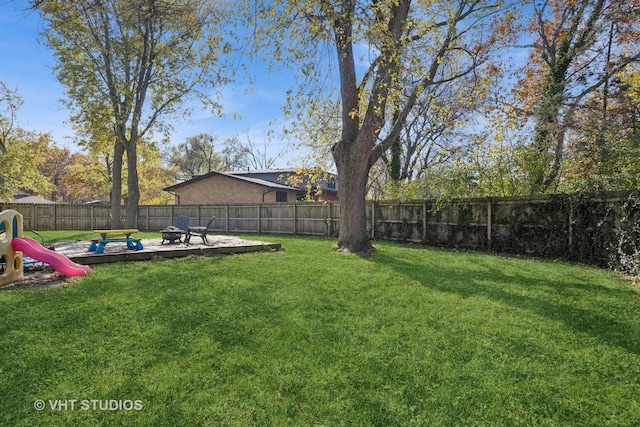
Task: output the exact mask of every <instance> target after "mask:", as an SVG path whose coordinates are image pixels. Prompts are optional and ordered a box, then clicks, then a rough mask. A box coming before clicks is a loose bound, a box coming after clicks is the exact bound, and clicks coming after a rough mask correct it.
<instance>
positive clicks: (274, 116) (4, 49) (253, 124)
mask: <svg viewBox="0 0 640 427" xmlns="http://www.w3.org/2000/svg"><path fill="white" fill-rule="evenodd" d="M28 4H29V2H28V1H27V0H0V57H1V58H2V62H1V64H2V65H1V66H0V80H2V81H4V82H5V83H6V84H7V85H8V86H9V87H10V88H12V89H17V91H18V94H19V95H20V96H21V97H22V99H23V101H24V104H23V106H22V108H21V109H20V110H19V111H18V122H19V125H20V126H21V127H23V128H25V129H28V130H33V131H36V132H42V133H51V134H52V135H53V138H54V141H55V143H56V145H57V146H59V147H68V148H69V149H71V150H72V151H80V149H79V148H78V147H77V146H76V145H75V144H74V142H73V139H72V135H73V131H72V129H71V126H70V125H69V123H68V120H69V112H68V110H67V109H66V108H64V106H63V105H62V104H61V103H60V100H61V99H62V98H63V97H64V87H63V86H62V85H61V84H60V83H59V82H58V81H57V80H56V79H55V77H54V75H53V74H52V72H51V67H52V65H53V64H54V58H53V55H52V52H51V51H50V50H49V49H48V48H47V47H45V46H44V44H42V43H40V42H39V37H40V30H41V20H40V17H39V16H38V14H37V13H35V12H32V11H29V10H27V7H28ZM251 72H252V73H253V75H252V78H253V79H254V81H255V84H254V86H253V87H252V90H251V92H250V93H247V89H249V85H248V84H246V83H242V82H241V80H242V78H239V79H238V80H239V83H236V84H234V85H231V86H227V87H224V88H222V90H221V92H222V101H221V102H222V104H223V106H224V113H225V117H223V118H218V117H213V116H211V115H210V114H209V113H208V112H206V111H201V110H199V108H198V106H196V107H195V108H194V113H193V115H192V116H191V118H190V119H187V120H185V122H184V123H174V127H175V131H174V132H173V133H172V135H171V143H172V144H178V143H181V142H184V140H185V139H186V138H187V137H189V136H194V135H197V134H199V133H210V134H214V135H217V136H219V137H220V138H228V137H232V136H236V135H237V136H240V137H241V138H244V136H243V135H244V134H246V131H248V132H249V134H250V136H251V139H252V141H253V142H254V143H257V145H258V146H259V147H263V146H264V144H267V145H266V147H267V150H268V152H269V155H270V156H275V155H276V154H277V153H279V152H281V151H282V150H283V149H285V148H286V146H287V145H288V142H287V141H282V140H280V139H279V138H278V137H277V135H278V134H279V133H280V131H281V129H282V127H283V125H284V124H285V122H284V118H283V116H282V113H281V110H280V108H281V107H282V104H283V102H284V100H285V94H286V90H287V89H288V86H287V85H288V83H289V82H291V76H287V75H281V74H276V73H273V74H267V73H265V72H264V67H262V66H261V65H260V64H257V65H256V69H255V70H253V71H251ZM237 77H241V76H237ZM235 116H239V117H240V118H234V117H235ZM269 131H271V132H273V133H274V134H275V135H276V136H275V137H274V138H273V140H271V141H269V142H266V141H267V134H268V132H269ZM295 156H296V154H295V153H288V154H286V155H284V156H282V157H281V158H279V159H278V160H277V162H276V164H275V166H276V167H287V166H296V164H292V163H291V162H294V161H295V160H293V159H294V158H295Z"/></svg>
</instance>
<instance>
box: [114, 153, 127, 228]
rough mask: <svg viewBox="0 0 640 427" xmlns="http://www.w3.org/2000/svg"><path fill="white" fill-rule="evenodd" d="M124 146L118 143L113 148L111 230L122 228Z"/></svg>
mask: <svg viewBox="0 0 640 427" xmlns="http://www.w3.org/2000/svg"><path fill="white" fill-rule="evenodd" d="M123 156H124V145H122V144H121V143H120V142H119V141H116V142H115V144H114V146H113V177H112V182H111V228H112V229H115V230H117V229H120V228H122V221H121V219H120V218H121V216H122V212H121V206H122V159H123Z"/></svg>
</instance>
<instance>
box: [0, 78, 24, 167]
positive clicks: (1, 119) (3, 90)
mask: <svg viewBox="0 0 640 427" xmlns="http://www.w3.org/2000/svg"><path fill="white" fill-rule="evenodd" d="M21 105H22V98H21V97H20V96H19V95H18V93H17V91H15V90H12V89H10V88H9V86H7V84H6V83H5V82H3V81H1V80H0V155H1V154H7V140H8V139H9V136H10V135H11V133H12V132H13V131H14V130H15V124H16V114H17V112H18V109H19V108H20V106H21Z"/></svg>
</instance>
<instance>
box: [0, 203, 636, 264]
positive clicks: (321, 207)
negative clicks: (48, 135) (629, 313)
mask: <svg viewBox="0 0 640 427" xmlns="http://www.w3.org/2000/svg"><path fill="white" fill-rule="evenodd" d="M634 197H635V198H634ZM637 199H638V198H637V197H636V192H624V193H607V194H600V195H579V194H578V195H557V196H544V197H507V198H478V199H464V200H457V201H454V202H451V203H449V204H445V205H443V206H436V205H435V204H434V202H432V201H419V202H406V203H399V202H370V203H368V205H367V218H368V229H369V232H370V234H371V237H372V238H374V239H388V240H398V241H406V242H419V243H422V244H427V245H432V246H443V247H458V248H468V249H482V250H490V251H494V252H502V253H513V254H530V255H536V256H544V257H551V258H564V259H573V260H577V261H581V262H588V263H591V264H598V265H605V264H607V263H609V262H610V258H611V257H610V255H611V251H612V249H615V248H617V249H618V250H620V249H621V240H620V239H621V236H622V237H627V238H635V237H637V236H635V235H634V234H633V233H640V223H639V221H638V217H639V216H640V215H638V213H637V212H636V211H640V208H639V207H638V206H640V202H637ZM634 200H635V201H636V202H634ZM4 209H16V210H17V211H19V212H21V213H22V214H23V216H24V226H25V228H31V229H35V230H50V229H74V230H91V229H103V228H110V208H109V206H90V205H75V204H47V205H32V204H7V203H5V204H3V205H2V210H4ZM339 209H340V207H339V204H337V203H315V202H309V203H307V202H304V203H273V204H252V205H149V206H140V209H139V212H138V225H137V227H138V228H139V229H140V230H144V231H158V230H160V229H162V228H164V227H166V226H167V225H170V224H171V222H172V218H173V217H176V216H178V215H187V216H189V217H190V218H191V223H192V224H193V225H206V224H207V222H208V220H209V219H210V218H211V217H212V216H215V217H216V219H215V221H214V223H213V225H212V229H213V230H214V232H219V233H265V234H290V235H303V236H336V235H337V233H338V228H339ZM639 236H640V234H639ZM630 242H631V240H630V241H629V242H627V243H626V244H627V247H626V248H627V249H625V250H631V249H633V250H635V246H633V248H631V249H629V243H630ZM633 245H635V243H633ZM623 249H624V248H623ZM638 252H639V253H640V249H639V250H638Z"/></svg>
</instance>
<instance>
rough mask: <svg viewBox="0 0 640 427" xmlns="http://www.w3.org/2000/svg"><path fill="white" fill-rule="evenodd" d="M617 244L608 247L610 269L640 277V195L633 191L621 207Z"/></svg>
mask: <svg viewBox="0 0 640 427" xmlns="http://www.w3.org/2000/svg"><path fill="white" fill-rule="evenodd" d="M619 230H620V231H619V233H618V239H617V242H615V245H612V246H611V247H610V257H611V259H610V267H611V268H612V269H614V270H618V271H621V272H623V273H625V274H629V275H632V276H640V245H639V239H640V193H639V192H638V191H637V190H634V191H632V192H631V194H629V197H628V198H627V201H626V202H625V203H624V205H622V216H621V218H620V229H619Z"/></svg>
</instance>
